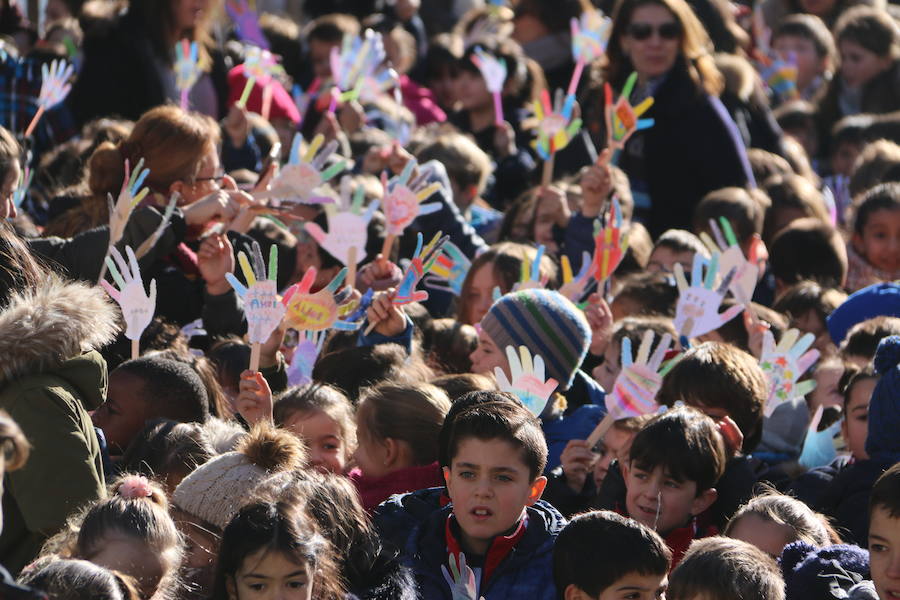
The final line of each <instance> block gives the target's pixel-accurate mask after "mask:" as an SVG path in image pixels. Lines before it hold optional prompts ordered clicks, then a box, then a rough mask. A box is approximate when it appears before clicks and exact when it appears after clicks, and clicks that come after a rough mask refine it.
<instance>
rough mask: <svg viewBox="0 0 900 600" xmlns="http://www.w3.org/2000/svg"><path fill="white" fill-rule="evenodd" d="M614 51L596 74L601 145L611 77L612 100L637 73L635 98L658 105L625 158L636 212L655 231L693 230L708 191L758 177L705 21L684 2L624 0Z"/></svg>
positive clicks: (593, 106)
mask: <svg viewBox="0 0 900 600" xmlns="http://www.w3.org/2000/svg"><path fill="white" fill-rule="evenodd" d="M613 23H614V24H613V29H612V32H611V34H610V39H609V44H608V46H607V50H606V55H605V57H604V58H603V59H601V60H602V61H603V62H602V64H600V65H598V66H599V67H600V68H598V69H596V72H595V73H594V81H593V84H592V89H591V90H590V92H589V95H590V98H589V99H588V100H586V101H585V102H583V103H582V106H584V107H585V123H586V124H587V127H588V129H589V131H590V133H591V135H592V136H593V137H594V141H595V143H596V144H597V146H598V147H603V146H606V145H607V137H606V123H605V117H604V114H605V101H604V95H603V83H604V82H609V84H610V85H611V86H612V89H613V96H614V101H615V100H616V99H617V98H618V96H619V94H621V92H622V88H623V87H624V85H625V82H626V80H627V79H628V77H629V76H630V75H631V74H632V72H636V73H637V84H636V85H635V86H634V90H633V91H632V94H631V97H630V102H631V104H632V105H637V104H639V103H640V102H641V101H642V100H644V99H645V98H647V97H648V96H653V98H654V103H653V106H651V108H650V109H649V110H648V111H647V112H646V113H644V114H643V115H642V118H650V119H653V120H654V125H653V126H652V127H650V128H649V129H644V130H642V131H638V132H637V133H635V134H634V135H632V136H631V137H630V138H629V139H628V140H627V142H626V143H625V147H624V149H623V151H622V152H621V153H620V155H619V157H618V164H619V166H620V167H621V168H622V169H623V170H624V171H625V173H626V174H627V175H628V178H629V181H630V183H631V188H632V193H633V196H634V204H635V209H634V212H635V218H636V219H637V220H639V221H642V222H644V223H645V225H646V226H647V228H648V230H649V231H650V233H651V235H653V236H654V237H657V236H659V234H661V233H662V232H663V231H665V230H666V229H671V228H680V229H690V227H691V217H692V213H693V210H694V207H695V206H696V205H697V204H698V203H699V202H700V200H701V198H703V196H704V195H706V194H707V193H708V192H710V191H713V190H716V189H719V188H723V187H728V186H738V187H744V186H745V185H747V184H748V183H749V182H751V181H752V175H751V173H750V166H749V163H748V162H747V155H746V149H745V148H744V145H743V142H742V141H741V138H740V134H739V132H738V131H737V128H736V126H735V125H734V122H733V121H732V120H731V118H730V117H729V116H728V113H727V111H726V109H725V107H724V106H723V105H722V103H721V102H720V101H719V98H718V95H719V94H720V93H721V91H722V87H723V81H722V75H721V74H720V73H719V71H718V70H717V69H716V67H715V65H714V63H713V59H712V56H711V54H710V52H711V48H712V45H711V43H710V40H709V36H708V35H707V34H706V31H705V30H704V28H703V25H702V24H701V23H700V21H699V20H698V19H697V17H696V16H695V15H694V13H693V11H692V10H691V8H690V7H689V6H688V4H687V3H686V2H685V0H620V2H619V3H618V5H617V7H616V10H615V12H614V15H613Z"/></svg>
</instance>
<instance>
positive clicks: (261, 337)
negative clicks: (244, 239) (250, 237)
mask: <svg viewBox="0 0 900 600" xmlns="http://www.w3.org/2000/svg"><path fill="white" fill-rule="evenodd" d="M252 256H253V266H252V267H251V265H250V261H249V260H248V259H247V255H246V254H245V253H243V252H240V253H238V262H239V263H240V265H241V271H243V273H244V280H245V281H246V282H247V286H246V287H245V286H244V285H243V284H242V283H241V282H240V281H238V279H237V277H235V276H234V275H233V274H231V273H226V274H225V279H227V280H228V283H230V284H231V287H233V288H234V291H235V292H236V293H237V295H238V296H239V297H240V298H241V299H242V300H243V301H244V314H245V315H246V316H247V337H248V338H249V340H250V343H251V344H263V343H265V342H266V341H267V340H268V339H269V337H270V336H271V335H272V332H274V331H275V330H276V329H278V326H279V325H280V324H281V319H282V318H284V313H285V308H284V305H283V304H282V303H281V302H280V301H279V299H278V287H277V285H278V284H277V283H276V281H277V280H278V246H277V245H275V244H272V246H271V247H270V249H269V270H268V279H267V278H266V264H265V263H264V262H263V256H262V251H261V250H260V248H259V244H257V243H256V242H255V241H254V242H253V255H252Z"/></svg>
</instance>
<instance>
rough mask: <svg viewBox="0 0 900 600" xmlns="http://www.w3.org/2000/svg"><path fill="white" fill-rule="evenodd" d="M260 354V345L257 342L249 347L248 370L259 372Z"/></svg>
mask: <svg viewBox="0 0 900 600" xmlns="http://www.w3.org/2000/svg"><path fill="white" fill-rule="evenodd" d="M261 352H262V344H260V343H259V342H257V343H255V344H252V345H251V346H250V370H251V371H259V355H260V353H261Z"/></svg>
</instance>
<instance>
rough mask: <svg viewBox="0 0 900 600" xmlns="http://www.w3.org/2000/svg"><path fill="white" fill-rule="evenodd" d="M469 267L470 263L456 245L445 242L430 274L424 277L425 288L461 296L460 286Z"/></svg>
mask: <svg viewBox="0 0 900 600" xmlns="http://www.w3.org/2000/svg"><path fill="white" fill-rule="evenodd" d="M471 266H472V261H470V260H469V259H468V258H467V257H466V255H465V254H463V253H462V250H460V249H459V248H458V247H457V246H456V244H454V243H453V242H446V243H445V244H444V251H443V253H441V255H440V256H438V257H437V260H435V262H434V265H432V267H431V272H430V273H429V274H428V275H426V276H425V287H428V288H431V289H433V290H444V291H446V292H450V293H451V294H454V295H456V296H459V295H460V294H462V286H463V283H464V282H465V280H466V275H467V274H468V273H469V267H471Z"/></svg>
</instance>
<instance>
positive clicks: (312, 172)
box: [254, 133, 347, 204]
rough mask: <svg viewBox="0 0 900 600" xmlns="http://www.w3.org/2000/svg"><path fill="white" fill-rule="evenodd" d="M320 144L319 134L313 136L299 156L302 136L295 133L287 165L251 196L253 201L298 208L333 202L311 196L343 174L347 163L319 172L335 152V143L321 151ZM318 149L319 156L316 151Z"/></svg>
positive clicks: (328, 144) (342, 160)
mask: <svg viewBox="0 0 900 600" xmlns="http://www.w3.org/2000/svg"><path fill="white" fill-rule="evenodd" d="M324 141H325V136H324V135H322V134H321V133H320V134H318V135H316V137H314V138H313V140H312V142H311V143H310V144H309V147H308V148H307V149H306V153H305V154H303V155H301V154H300V146H301V144H302V143H303V136H302V135H300V134H299V133H297V134H295V135H294V142H293V144H291V153H290V156H289V157H288V162H287V164H286V165H284V167H282V169H281V171H280V172H279V173H278V175H276V176H275V178H274V179H273V180H272V184H271V185H270V188H269V190H268V191H265V192H258V193H256V194H254V197H255V198H256V199H257V200H263V199H266V198H280V199H282V200H285V201H289V202H298V203H301V204H328V203H332V202H334V200H333V199H332V198H330V197H328V196H323V195H315V192H316V190H317V189H318V188H319V186H321V185H322V184H323V183H327V182H328V181H330V180H331V179H332V178H333V177H334V176H335V175H337V174H338V173H340V172H341V171H343V170H344V168H345V167H346V166H347V161H345V160H344V159H341V160H339V161H337V162H335V163H334V164H332V165H331V166H330V167H328V168H327V169H325V170H324V171H323V170H322V168H323V167H324V166H325V163H326V162H327V161H328V158H329V157H330V156H331V155H332V154H334V151H335V150H337V148H338V142H337V140H331V141H330V142H328V143H327V144H326V145H325V147H324V148H322V143H323V142H324ZM320 149H321V152H320V151H319V150H320Z"/></svg>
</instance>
